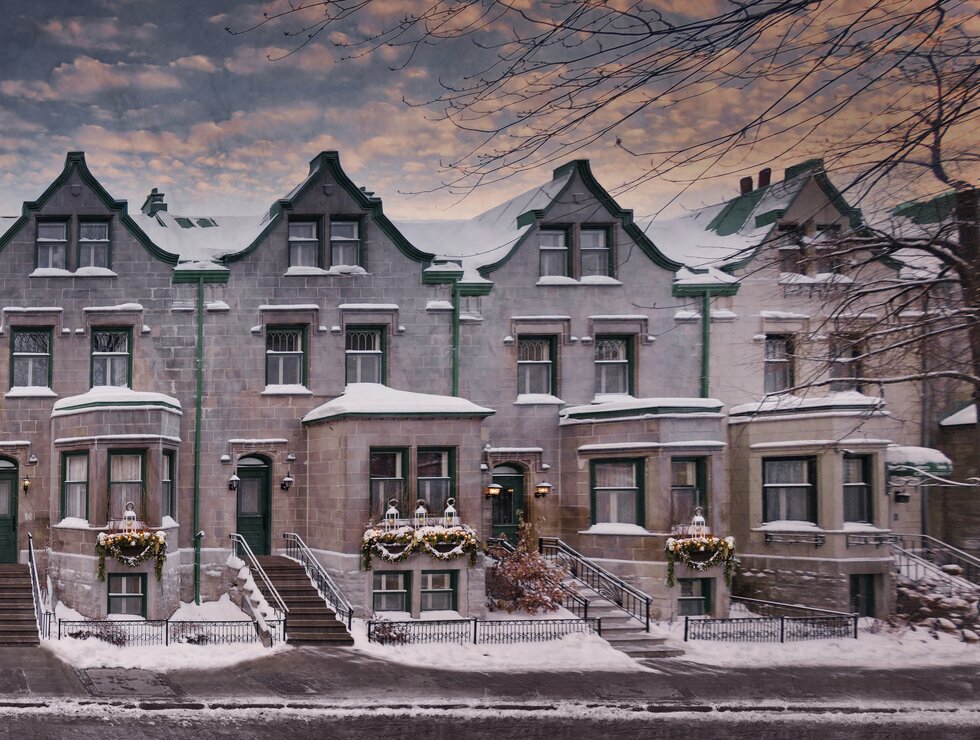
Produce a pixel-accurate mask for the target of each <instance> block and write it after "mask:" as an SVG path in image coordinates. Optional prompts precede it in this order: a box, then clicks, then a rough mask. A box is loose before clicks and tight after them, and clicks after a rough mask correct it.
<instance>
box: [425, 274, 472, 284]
mask: <svg viewBox="0 0 980 740" xmlns="http://www.w3.org/2000/svg"><path fill="white" fill-rule="evenodd" d="M462 277H463V271H462V270H432V271H429V270H422V284H423V285H448V284H451V283H455V282H458V281H459V280H461V279H462Z"/></svg>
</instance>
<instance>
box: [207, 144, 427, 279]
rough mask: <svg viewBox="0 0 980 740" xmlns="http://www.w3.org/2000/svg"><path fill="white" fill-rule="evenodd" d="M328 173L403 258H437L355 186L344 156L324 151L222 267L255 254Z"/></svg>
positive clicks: (416, 260) (379, 202)
mask: <svg viewBox="0 0 980 740" xmlns="http://www.w3.org/2000/svg"><path fill="white" fill-rule="evenodd" d="M324 174H330V175H332V177H333V179H334V181H336V183H337V185H339V186H340V187H341V188H343V190H344V192H346V193H347V194H348V195H349V196H350V197H351V198H352V199H353V200H354V202H355V203H356V204H357V205H358V206H359V207H361V208H363V209H364V210H365V211H366V212H367V213H368V214H369V215H370V216H371V220H372V221H374V223H375V224H376V225H377V226H378V228H380V229H381V231H382V232H383V233H384V234H385V235H386V236H387V237H388V238H389V239H391V241H392V242H393V243H394V245H395V246H396V247H397V248H398V250H399V251H400V252H401V253H402V254H403V255H405V256H406V257H408V258H409V259H411V260H414V261H415V262H431V261H432V260H433V259H434V258H435V255H434V254H429V253H428V252H423V251H421V250H419V249H416V247H415V246H414V245H413V244H412V243H411V242H409V241H408V239H406V238H405V236H404V235H403V234H402V233H401V232H400V231H399V230H398V228H397V227H396V226H395V225H394V224H393V223H391V221H389V220H388V217H387V216H386V215H385V214H384V210H383V208H382V205H381V199H380V198H377V197H374V196H368V195H367V193H365V192H364V191H363V190H361V189H360V188H359V187H357V185H355V184H354V182H353V181H352V180H351V179H350V177H348V175H347V173H346V172H344V170H343V169H342V168H341V166H340V155H339V154H338V153H337V152H335V151H324V152H320V153H319V154H318V155H317V156H316V157H314V158H313V160H312V161H311V162H310V172H309V174H308V175H307V177H306V180H305V181H304V182H303V184H302V185H301V186H300V187H299V188H298V189H297V190H296V192H295V194H293V195H292V196H291V197H289V198H281V199H279V200H277V201H276V202H275V203H273V204H272V207H271V208H270V209H269V219H268V223H267V224H266V227H265V228H264V229H262V232H261V233H260V234H259V235H258V236H257V237H255V239H254V240H253V241H252V243H251V244H249V245H248V246H247V247H245V249H243V250H241V251H240V252H235V253H234V254H230V255H227V256H225V257H224V258H222V260H221V262H222V264H228V263H231V262H238V261H239V260H242V259H245V258H246V257H248V256H249V255H250V254H251V253H252V252H254V251H255V250H256V249H258V247H259V245H260V244H262V242H264V241H265V240H266V238H267V237H268V236H269V234H270V233H271V232H272V230H273V229H274V228H275V227H276V226H277V225H278V224H279V222H280V221H281V220H282V218H283V214H284V213H285V212H287V211H292V209H293V206H294V204H295V203H297V202H298V201H299V200H301V199H302V198H303V196H304V195H306V193H308V192H309V191H310V189H311V188H313V187H314V185H316V184H317V183H318V182H320V180H321V178H322V176H323V175H324ZM362 241H363V239H362Z"/></svg>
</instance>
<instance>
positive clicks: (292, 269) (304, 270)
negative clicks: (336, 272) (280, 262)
mask: <svg viewBox="0 0 980 740" xmlns="http://www.w3.org/2000/svg"><path fill="white" fill-rule="evenodd" d="M283 274H284V275H289V276H295V275H299V276H301V277H302V276H307V275H326V274H328V273H327V271H326V270H324V269H323V268H321V267H311V266H309V265H290V266H289V267H287V268H286V272H285V273H283Z"/></svg>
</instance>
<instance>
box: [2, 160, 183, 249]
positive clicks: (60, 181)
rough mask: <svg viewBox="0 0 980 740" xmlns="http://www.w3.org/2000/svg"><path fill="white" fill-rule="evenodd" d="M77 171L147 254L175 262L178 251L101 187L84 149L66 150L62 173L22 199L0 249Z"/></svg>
mask: <svg viewBox="0 0 980 740" xmlns="http://www.w3.org/2000/svg"><path fill="white" fill-rule="evenodd" d="M75 171H77V172H78V176H79V178H80V179H81V181H82V182H84V183H85V184H86V185H88V186H89V188H91V189H92V192H93V193H95V195H96V197H98V199H99V200H100V201H101V202H102V204H103V205H105V207H106V208H107V209H108V210H110V211H112V212H113V213H115V214H117V215H118V217H119V222H120V223H121V224H122V225H123V226H125V227H126V230H127V231H128V232H129V233H130V234H131V235H132V236H133V238H135V239H136V241H138V242H139V243H140V245H141V246H142V247H143V248H144V249H145V250H146V251H147V252H149V253H150V256H151V257H153V258H154V259H157V260H159V261H160V262H164V263H166V264H168V265H176V264H177V255H175V254H171V253H170V252H167V251H165V250H163V249H161V248H160V247H158V246H157V245H156V244H154V243H153V240H152V239H150V237H149V236H147V235H146V233H145V232H144V231H143V229H141V228H140V227H139V226H138V225H137V224H136V222H135V221H133V219H132V218H131V217H130V216H129V203H128V202H127V201H125V200H117V199H115V198H113V197H112V196H111V195H110V194H109V192H108V191H107V190H106V189H105V188H104V187H102V183H100V182H99V181H98V180H97V179H95V176H94V175H93V174H92V173H91V172H90V171H89V168H88V165H86V164H85V152H68V155H67V156H66V157H65V167H64V169H63V170H62V171H61V174H60V175H58V177H56V178H55V180H54V182H52V183H51V184H50V185H48V187H47V188H46V189H45V191H44V192H43V193H41V195H40V197H39V198H38V199H37V200H31V201H24V206H23V208H22V210H21V215H20V217H19V218H18V219H17V220H16V221H14V223H13V224H12V225H11V227H10V228H9V229H8V230H7V232H6V233H5V234H4V235H3V236H0V252H2V251H3V250H4V248H5V247H6V246H7V244H9V243H10V242H11V241H12V240H13V238H14V237H15V236H16V235H17V234H18V233H20V230H21V229H22V228H23V227H24V225H25V224H27V222H28V221H30V218H31V214H35V213H37V212H38V211H40V210H41V209H42V208H43V207H44V205H45V204H46V203H47V202H48V201H49V200H51V198H53V197H54V195H55V193H57V192H58V191H59V190H60V189H61V188H62V187H64V186H65V185H66V184H67V183H68V181H69V180H70V179H71V175H72V173H73V172H75Z"/></svg>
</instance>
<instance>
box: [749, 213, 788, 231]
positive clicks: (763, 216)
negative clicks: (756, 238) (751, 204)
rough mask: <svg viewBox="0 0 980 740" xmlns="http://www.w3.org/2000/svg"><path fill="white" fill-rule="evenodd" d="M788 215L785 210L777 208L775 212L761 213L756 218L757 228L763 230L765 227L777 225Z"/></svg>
mask: <svg viewBox="0 0 980 740" xmlns="http://www.w3.org/2000/svg"><path fill="white" fill-rule="evenodd" d="M785 215H786V210H785V209H783V208H777V209H776V210H774V211H767V212H766V213H760V214H759V215H758V216H756V217H755V227H756V228H757V229H758V228H762V227H763V226H769V225H770V224H774V223H776V222H777V221H778V220H779V219H781V218H782V217H783V216H785Z"/></svg>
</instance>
